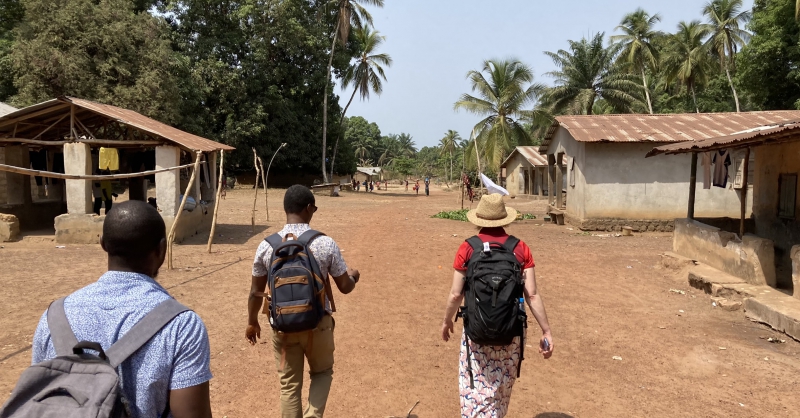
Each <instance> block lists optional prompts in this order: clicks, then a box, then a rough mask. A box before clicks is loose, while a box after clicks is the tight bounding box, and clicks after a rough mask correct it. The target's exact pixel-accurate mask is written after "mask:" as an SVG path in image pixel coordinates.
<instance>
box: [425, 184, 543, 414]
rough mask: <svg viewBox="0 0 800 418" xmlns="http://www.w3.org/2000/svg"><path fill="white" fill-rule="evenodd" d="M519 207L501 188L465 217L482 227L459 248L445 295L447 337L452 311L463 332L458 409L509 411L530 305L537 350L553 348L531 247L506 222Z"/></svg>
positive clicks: (446, 336)
mask: <svg viewBox="0 0 800 418" xmlns="http://www.w3.org/2000/svg"><path fill="white" fill-rule="evenodd" d="M516 217H517V211H516V210H514V209H512V208H506V206H505V203H504V202H503V196H501V195H500V194H490V195H485V196H483V197H482V198H481V201H480V203H478V207H477V209H473V210H471V211H469V212H468V213H467V219H468V220H469V221H470V222H471V223H473V224H475V225H476V226H478V227H480V228H481V229H480V231H479V232H478V235H476V236H474V237H471V238H469V239H468V240H466V241H465V242H464V243H463V244H461V247H460V248H459V249H458V253H457V254H456V259H455V261H454V263H453V267H454V269H455V273H454V274H453V283H452V285H451V289H450V295H449V296H448V299H447V308H446V310H445V317H444V322H443V323H442V329H441V332H442V339H443V340H444V341H448V340H450V334H451V333H452V332H453V317H454V316H455V315H456V310H458V307H459V305H460V304H461V302H462V300H463V301H464V306H462V307H461V309H460V312H459V313H458V317H457V318H462V319H463V323H464V332H463V335H462V339H461V356H460V358H459V389H460V395H461V396H460V400H461V416H462V417H469V418H483V417H492V418H502V417H504V416H506V414H507V413H508V405H509V402H510V400H511V389H512V387H513V385H514V381H515V380H516V378H517V377H519V373H520V366H521V364H522V360H523V359H524V354H525V345H526V341H525V337H526V329H527V315H526V312H525V305H526V304H527V306H528V307H529V308H530V311H531V313H533V316H534V317H535V318H536V321H537V322H538V323H539V326H540V327H541V328H542V334H543V335H542V338H541V340H540V341H539V353H541V354H542V355H543V356H544V358H545V359H547V358H550V356H551V355H552V354H553V336H552V335H551V334H550V324H549V323H548V321H547V314H546V313H545V309H544V303H543V302H542V298H541V295H539V293H538V289H537V287H536V274H535V273H534V267H535V264H534V261H533V256H532V255H531V250H530V248H529V247H528V246H527V245H526V244H525V243H524V242H522V241H520V240H519V239H517V238H515V237H513V236H510V235H508V234H507V233H506V231H505V230H504V229H503V227H504V226H506V225H508V224H510V223H512V222H514V220H515V219H516Z"/></svg>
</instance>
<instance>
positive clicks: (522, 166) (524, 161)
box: [500, 146, 548, 198]
mask: <svg viewBox="0 0 800 418" xmlns="http://www.w3.org/2000/svg"><path fill="white" fill-rule="evenodd" d="M538 148H539V147H535V146H525V147H516V148H514V151H511V154H509V156H508V157H507V158H506V159H505V161H503V163H502V164H500V184H501V185H502V186H503V187H505V188H506V190H508V192H509V193H511V194H513V195H516V196H517V197H522V196H525V197H528V196H539V197H542V198H543V197H545V196H547V185H548V184H547V158H546V157H544V156H543V155H541V154H539V151H538Z"/></svg>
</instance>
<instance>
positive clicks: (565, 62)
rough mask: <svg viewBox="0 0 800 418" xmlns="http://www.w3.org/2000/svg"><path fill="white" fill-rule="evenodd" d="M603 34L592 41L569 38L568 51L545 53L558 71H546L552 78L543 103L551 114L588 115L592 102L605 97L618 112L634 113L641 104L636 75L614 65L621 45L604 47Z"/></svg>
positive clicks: (590, 112) (597, 35)
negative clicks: (553, 80) (552, 81)
mask: <svg viewBox="0 0 800 418" xmlns="http://www.w3.org/2000/svg"><path fill="white" fill-rule="evenodd" d="M603 36H604V34H603V33H602V32H601V33H598V34H596V35H595V36H594V37H593V38H592V39H591V40H587V39H586V38H583V39H581V40H580V41H577V42H576V41H569V51H565V50H563V49H561V50H559V51H558V52H555V53H554V52H545V54H546V55H547V56H549V57H550V59H552V60H553V63H554V64H555V65H556V67H558V70H556V71H551V72H549V73H547V74H548V75H550V76H551V77H553V78H555V86H553V87H550V88H548V89H547V90H546V91H545V93H544V96H543V102H544V104H546V106H547V107H548V108H549V110H550V111H551V113H553V114H564V113H568V114H583V115H591V114H592V108H593V107H594V102H595V101H596V100H597V99H600V98H602V99H605V100H606V102H608V104H609V105H610V106H612V107H613V108H614V110H615V111H617V112H624V113H629V112H634V111H637V110H639V109H640V108H642V107H643V103H642V100H641V96H640V95H639V91H640V90H641V88H640V87H639V85H638V84H637V82H636V81H635V79H636V77H635V76H633V75H631V74H628V73H625V72H624V71H622V70H621V68H620V67H618V66H616V65H615V64H614V62H615V59H616V57H617V54H618V53H619V51H620V49H621V46H620V45H619V44H612V45H610V46H609V47H607V48H606V47H605V46H603Z"/></svg>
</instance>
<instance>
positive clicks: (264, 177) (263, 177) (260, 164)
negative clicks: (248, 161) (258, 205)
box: [258, 157, 269, 222]
mask: <svg viewBox="0 0 800 418" xmlns="http://www.w3.org/2000/svg"><path fill="white" fill-rule="evenodd" d="M258 167H259V168H261V184H263V185H264V211H265V212H267V222H269V189H267V175H266V172H265V171H264V161H262V160H261V157H258Z"/></svg>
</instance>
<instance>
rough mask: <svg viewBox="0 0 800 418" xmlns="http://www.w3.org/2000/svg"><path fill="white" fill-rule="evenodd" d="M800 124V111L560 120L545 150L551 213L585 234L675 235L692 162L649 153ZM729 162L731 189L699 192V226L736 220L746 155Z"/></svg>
mask: <svg viewBox="0 0 800 418" xmlns="http://www.w3.org/2000/svg"><path fill="white" fill-rule="evenodd" d="M798 119H800V111H768V112H743V113H713V114H710V113H709V114H673V115H638V114H637V115H592V116H586V115H576V116H557V117H556V118H555V121H554V123H553V125H552V126H551V127H550V129H549V130H548V132H547V135H546V137H545V138H544V141H543V143H542V146H541V147H540V148H539V152H540V153H542V154H543V155H546V156H547V160H548V170H547V172H548V176H549V178H548V183H549V187H548V190H549V199H550V203H551V207H550V212H551V213H553V214H559V215H561V214H563V215H564V217H565V218H566V220H567V222H569V223H571V224H573V225H575V226H577V227H579V228H581V229H584V230H619V229H620V228H622V227H624V226H631V227H632V228H633V229H634V230H650V231H653V230H659V231H671V230H672V229H673V227H674V219H676V218H680V217H683V216H685V214H686V207H687V204H688V195H687V193H686V190H687V189H688V187H689V175H688V173H689V171H690V165H691V157H690V156H688V155H683V156H677V157H669V158H668V157H665V156H657V157H654V158H650V159H645V158H644V156H645V155H646V154H647V153H648V151H650V150H651V149H652V148H653V147H654V146H659V145H664V144H669V143H677V142H684V141H698V140H702V139H708V138H714V137H719V136H724V135H731V134H734V133H737V132H742V131H746V130H748V129H753V128H756V127H759V126H762V125H770V124H776V123H781V122H786V121H789V120H798ZM731 160H732V161H731V162H732V165H731V167H730V170H729V172H730V173H731V174H730V176H731V178H730V180H731V181H729V182H727V184H726V187H725V188H719V187H710V188H709V189H700V190H698V191H697V206H696V216H697V217H698V218H717V219H718V218H738V216H739V210H740V207H741V197H742V195H743V193H742V188H743V184H742V183H741V182H740V181H736V178H735V176H736V174H735V173H740V172H741V169H740V167H742V166H743V153H736V154H735V155H734V156H733V158H732V159H731ZM739 178H741V176H739ZM731 189H733V190H731ZM555 190H566V193H565V194H556V193H554V191H555ZM745 206H746V208H747V210H748V211H749V208H750V206H751V205H750V203H749V201H746V202H745ZM748 213H749V212H748Z"/></svg>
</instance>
